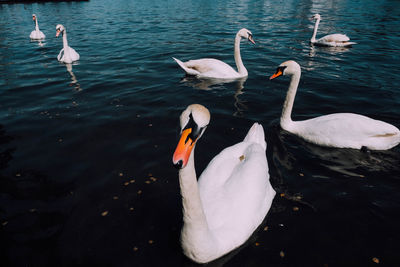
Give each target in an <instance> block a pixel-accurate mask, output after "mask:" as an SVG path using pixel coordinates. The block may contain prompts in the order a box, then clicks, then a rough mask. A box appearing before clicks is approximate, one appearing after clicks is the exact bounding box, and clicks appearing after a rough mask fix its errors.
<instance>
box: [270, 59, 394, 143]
mask: <svg viewBox="0 0 400 267" xmlns="http://www.w3.org/2000/svg"><path fill="white" fill-rule="evenodd" d="M281 75H289V76H291V80H290V85H289V89H288V92H287V96H286V100H285V103H284V105H283V110H282V116H281V120H280V124H281V127H282V128H283V129H284V130H286V131H288V132H291V133H294V134H296V135H298V136H300V137H302V138H304V139H305V140H306V141H308V142H311V143H314V144H317V145H322V146H328V147H338V148H355V149H360V148H362V147H367V148H369V149H372V150H386V149H390V148H392V147H394V146H396V145H398V144H399V143H400V131H399V129H397V128H396V127H395V126H393V125H391V124H389V123H386V122H383V121H379V120H374V119H371V118H369V117H366V116H363V115H359V114H354V113H334V114H330V115H325V116H320V117H316V118H313V119H309V120H304V121H292V119H291V113H292V109H293V103H294V98H295V96H296V92H297V87H298V85H299V81H300V76H301V68H300V65H299V64H297V63H296V62H295V61H292V60H289V61H286V62H283V63H282V64H281V65H280V66H279V67H278V69H277V71H276V73H275V74H274V75H272V76H271V78H270V79H274V78H276V77H278V76H281Z"/></svg>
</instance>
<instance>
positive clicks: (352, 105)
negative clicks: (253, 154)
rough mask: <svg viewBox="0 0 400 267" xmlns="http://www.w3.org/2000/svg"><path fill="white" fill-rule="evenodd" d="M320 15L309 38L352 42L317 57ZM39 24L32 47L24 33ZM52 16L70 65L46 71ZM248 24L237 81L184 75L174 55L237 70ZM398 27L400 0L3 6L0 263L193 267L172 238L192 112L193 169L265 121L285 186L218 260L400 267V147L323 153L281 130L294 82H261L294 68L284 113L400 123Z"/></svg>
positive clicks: (56, 47)
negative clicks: (241, 34) (194, 110)
mask: <svg viewBox="0 0 400 267" xmlns="http://www.w3.org/2000/svg"><path fill="white" fill-rule="evenodd" d="M317 12H318V13H320V14H321V16H322V21H321V24H320V29H319V36H321V35H322V34H328V33H334V32H339V33H346V34H348V35H349V36H350V38H351V39H352V40H353V41H355V42H357V43H358V44H357V45H355V46H354V47H353V48H350V49H329V48H311V47H310V46H309V43H308V41H309V39H310V37H311V34H312V27H313V22H312V21H311V20H310V17H311V16H312V15H313V14H314V13H317ZM32 13H36V15H37V16H38V20H39V26H40V28H41V30H42V31H43V32H44V33H45V34H46V36H47V38H46V40H45V41H44V42H42V43H41V44H39V43H38V42H32V41H30V40H29V34H30V32H31V31H32V30H33V29H34V25H33V22H32V18H31V14H32ZM58 23H61V24H63V25H64V26H65V27H66V29H67V32H68V39H69V44H70V46H71V47H73V48H74V49H75V50H76V51H77V52H78V53H79V54H80V56H81V59H80V61H79V62H78V63H76V64H73V65H69V66H67V65H64V64H60V63H59V62H58V61H57V60H56V57H57V55H58V52H59V51H60V49H61V48H62V40H60V39H56V38H55V26H56V24H58ZM243 27H246V28H248V29H249V30H251V31H252V32H253V35H254V38H255V41H256V43H257V44H256V46H253V45H251V44H248V43H246V42H244V41H243V42H242V46H241V48H242V58H243V60H244V64H245V65H246V67H247V69H248V71H249V77H248V79H247V80H245V81H241V82H234V83H225V84H214V85H212V84H207V83H206V82H204V81H199V80H196V79H184V75H183V72H182V71H181V70H180V69H179V67H178V66H177V65H176V64H175V62H174V61H173V60H172V58H171V57H172V56H174V57H177V58H180V59H182V60H188V59H195V58H201V57H214V58H218V59H221V60H224V61H225V62H227V63H229V64H231V65H234V60H233V38H234V35H235V33H236V32H237V30H239V29H240V28H243ZM399 28H400V2H399V1H395V0H393V1H390V0H388V1H370V0H367V1H307V0H302V1H255V0H246V1H208V0H206V1H179V0H175V1H157V0H156V1H145V0H142V1H123V0H114V1H108V0H97V1H90V2H73V3H65V2H61V3H44V4H13V5H0V75H1V76H0V118H1V120H0V223H1V225H0V238H1V240H0V246H1V247H0V259H1V265H2V266H71V265H82V266H90V265H99V266H187V265H194V264H193V263H191V262H190V261H189V260H188V259H187V258H186V257H185V256H183V254H182V253H181V248H180V244H179V233H180V228H181V226H182V222H181V220H182V212H181V199H180V195H179V185H178V174H177V171H176V170H175V169H174V168H173V167H172V164H171V157H172V153H173V151H174V148H175V146H176V144H177V140H178V139H177V138H178V136H177V135H178V116H179V115H180V112H181V111H182V110H183V109H184V108H185V107H186V106H187V105H189V104H191V103H200V104H203V105H205V106H207V107H208V108H209V109H210V111H211V113H212V119H211V123H210V126H209V127H208V129H207V132H206V134H205V135H204V137H203V138H202V140H201V141H200V142H199V144H198V146H197V149H196V167H197V172H198V173H199V174H200V173H201V170H202V169H204V168H205V166H206V165H207V162H209V161H210V160H211V158H212V157H213V156H215V155H216V154H217V153H218V152H219V151H220V150H222V149H223V148H224V147H226V146H230V145H232V144H234V143H236V142H239V141H240V140H241V139H242V138H243V137H244V136H245V134H246V132H247V130H248V129H249V127H250V126H251V124H252V123H253V122H254V121H258V122H260V123H262V125H263V126H264V129H265V130H266V138H267V143H268V148H267V156H268V161H269V166H270V174H271V182H272V185H273V187H274V188H275V189H276V191H277V192H278V194H277V197H276V198H275V200H274V202H273V205H272V208H271V210H270V212H269V215H268V216H267V218H266V220H265V222H264V224H263V225H262V226H261V228H260V229H259V231H257V232H256V233H255V234H254V235H253V237H252V238H251V239H250V240H249V242H247V243H246V244H245V245H244V246H243V247H241V248H240V249H239V250H236V251H234V252H233V253H231V254H229V255H227V256H226V257H224V258H222V259H220V260H218V261H216V262H214V263H213V264H210V265H211V266H222V265H226V266H375V265H376V263H374V261H373V259H374V258H376V259H375V260H379V264H380V265H387V266H399V265H398V264H399V263H400V256H399V254H398V250H399V248H400V245H399V242H400V231H399V230H398V229H399V228H398V225H399V223H400V218H399V216H398V211H399V208H400V194H399V191H400V190H399V189H400V148H399V147H396V148H394V149H392V150H389V151H375V152H374V151H357V150H351V149H330V148H321V147H318V146H314V145H310V144H308V143H306V142H304V141H302V140H301V139H299V138H297V137H294V136H292V135H291V134H289V133H287V132H284V131H282V130H281V129H280V127H279V124H278V118H279V116H280V112H281V107H282V103H283V100H284V97H285V94H286V89H287V86H288V80H287V79H285V78H284V79H280V80H277V81H274V82H270V81H269V80H268V77H269V75H271V74H272V73H273V72H274V71H275V69H276V67H277V66H278V65H279V64H280V63H281V62H282V61H284V60H288V59H294V60H296V61H297V62H298V63H299V64H300V65H301V66H302V71H303V74H302V80H301V82H300V88H299V91H298V94H297V97H296V101H295V107H294V113H293V118H294V119H297V120H299V119H306V118H311V117H314V116H318V115H324V114H329V113H334V112H354V113H360V114H364V115H367V116H370V117H372V118H375V119H380V120H384V121H387V122H389V123H391V124H394V125H395V126H397V127H400V121H399V114H400V105H399V103H400V92H399V88H400V72H399V60H400V36H399ZM297 209H298V210H297ZM266 226H267V227H268V229H267V231H265V230H264V227H266ZM89 264H90V265H89Z"/></svg>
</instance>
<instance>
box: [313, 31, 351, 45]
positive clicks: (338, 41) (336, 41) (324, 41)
mask: <svg viewBox="0 0 400 267" xmlns="http://www.w3.org/2000/svg"><path fill="white" fill-rule="evenodd" d="M314 44H316V45H322V46H351V45H353V44H357V43H355V42H350V38H349V37H348V36H347V35H345V34H340V33H335V34H329V35H326V36H324V37H322V38H320V39H318V40H316V41H315V42H314Z"/></svg>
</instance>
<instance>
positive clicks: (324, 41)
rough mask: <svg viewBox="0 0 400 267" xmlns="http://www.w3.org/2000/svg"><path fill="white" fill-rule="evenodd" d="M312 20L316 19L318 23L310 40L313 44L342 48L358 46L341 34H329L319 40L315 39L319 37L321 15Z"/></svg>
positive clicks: (316, 15)
mask: <svg viewBox="0 0 400 267" xmlns="http://www.w3.org/2000/svg"><path fill="white" fill-rule="evenodd" d="M312 18H313V19H315V20H316V21H315V25H314V32H313V35H312V37H311V40H310V42H311V44H314V45H320V46H342V47H345V46H351V45H353V44H356V43H355V42H350V38H349V37H348V36H347V35H345V34H340V33H334V34H329V35H326V36H324V37H321V38H319V39H315V37H316V35H317V30H318V25H319V22H320V21H321V15H319V14H315V15H314V16H313V17H312Z"/></svg>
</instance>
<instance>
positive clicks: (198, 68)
mask: <svg viewBox="0 0 400 267" xmlns="http://www.w3.org/2000/svg"><path fill="white" fill-rule="evenodd" d="M242 38H245V39H247V40H249V41H250V42H251V43H253V44H255V42H254V40H253V34H252V33H251V32H250V31H249V30H247V29H244V28H243V29H241V30H240V31H238V32H237V34H236V37H235V45H234V56H235V63H236V67H237V71H236V70H234V69H233V68H232V67H231V66H229V65H228V64H226V63H225V62H223V61H221V60H218V59H214V58H202V59H195V60H189V61H186V62H182V61H180V60H179V59H176V58H174V57H173V59H174V60H175V61H176V62H177V63H178V65H179V66H180V67H181V68H182V69H183V70H184V71H185V72H186V74H188V75H194V76H197V77H198V78H217V79H237V78H243V77H247V76H248V73H247V69H246V68H245V66H244V65H243V61H242V57H241V56H240V40H241V39H242Z"/></svg>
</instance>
